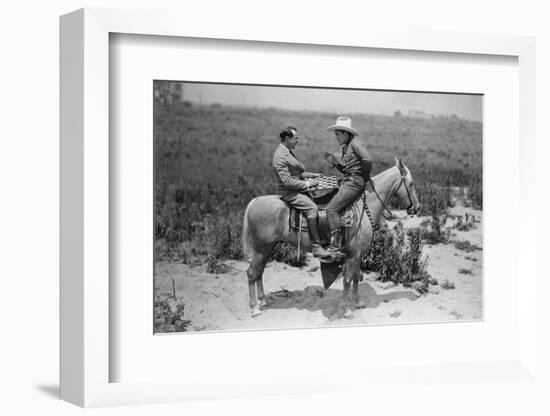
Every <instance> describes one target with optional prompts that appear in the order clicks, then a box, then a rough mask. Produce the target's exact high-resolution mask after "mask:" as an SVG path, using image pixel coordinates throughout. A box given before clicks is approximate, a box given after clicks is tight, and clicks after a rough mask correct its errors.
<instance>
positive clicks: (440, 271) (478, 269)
mask: <svg viewBox="0 0 550 416" xmlns="http://www.w3.org/2000/svg"><path fill="white" fill-rule="evenodd" d="M465 213H468V215H469V216H474V218H475V223H474V226H473V227H471V228H470V229H469V230H467V231H457V230H455V229H453V225H454V224H455V223H456V218H457V217H458V216H459V215H464V214H465ZM450 214H451V216H450V217H449V218H448V219H447V221H446V223H445V227H448V228H450V229H451V240H450V241H449V243H448V244H435V245H426V246H425V247H424V251H423V254H424V256H427V257H428V272H429V273H430V275H431V276H432V277H433V278H434V279H436V280H437V281H438V282H440V283H442V282H444V281H446V282H447V285H441V284H438V285H431V286H430V288H429V291H428V293H427V294H425V295H420V294H419V293H417V292H416V291H415V290H414V288H406V287H402V286H399V285H398V286H396V285H393V284H391V283H390V284H388V283H387V282H385V283H383V282H380V281H378V280H377V275H376V274H374V273H365V274H364V275H363V281H362V282H361V283H360V285H359V293H360V297H361V299H362V300H363V301H364V302H365V303H366V308H365V309H360V310H356V311H355V313H354V317H353V318H352V319H343V318H342V316H341V314H340V311H339V310H338V307H337V305H338V301H339V299H340V297H341V295H342V279H341V278H339V279H338V280H337V281H336V282H335V283H334V284H333V285H332V287H331V288H329V289H328V290H324V289H323V286H322V280H321V273H320V270H319V264H318V260H317V259H314V258H312V257H311V255H308V259H307V264H306V265H305V266H303V267H300V268H296V267H291V266H288V265H286V264H283V263H278V262H271V263H269V264H268V265H267V267H266V270H265V272H264V288H265V292H266V294H267V301H268V305H267V307H266V308H265V309H264V311H263V314H262V315H261V316H259V317H257V318H252V317H251V315H250V309H249V306H248V283H247V278H246V269H247V267H248V264H247V263H246V262H243V261H227V262H224V265H225V266H226V267H225V269H224V273H218V274H211V273H208V272H207V265H199V266H190V265H186V264H181V263H168V262H158V263H157V264H156V279H155V287H156V295H157V296H158V297H159V298H162V299H169V298H172V297H173V291H174V289H175V292H176V297H177V301H178V302H182V303H183V304H184V306H185V309H184V318H185V319H186V320H190V321H191V324H190V325H189V326H188V327H187V330H188V331H191V332H193V331H225V330H249V329H282V328H311V327H322V326H344V325H346V326H347V325H368V324H396V323H421V322H442V321H456V320H468V321H470V320H479V319H482V316H483V315H482V313H483V312H482V311H483V308H482V302H483V292H482V291H483V280H482V264H483V251H482V250H479V249H476V250H473V251H469V252H467V251H463V250H459V249H457V248H456V247H455V244H454V243H455V242H456V241H468V242H470V244H471V245H475V246H477V247H479V248H481V247H483V245H482V212H481V211H476V210H473V209H471V208H464V207H456V208H453V209H452V210H451V211H450ZM398 215H404V213H398ZM424 220H426V217H415V218H406V219H404V220H403V224H404V226H405V227H406V228H408V227H416V226H418V225H419V224H421V223H422V221H424ZM460 270H469V271H470V272H469V273H461V272H460ZM451 286H453V287H452V288H451Z"/></svg>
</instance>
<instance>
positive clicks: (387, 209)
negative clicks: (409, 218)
mask: <svg viewBox="0 0 550 416" xmlns="http://www.w3.org/2000/svg"><path fill="white" fill-rule="evenodd" d="M405 177H406V173H405V174H403V173H402V174H401V181H400V182H399V185H398V186H397V188H396V189H395V192H397V191H398V190H399V188H401V185H403V184H404V186H405V190H406V191H407V198H408V199H409V206H408V207H407V208H406V210H409V209H410V208H411V207H412V206H413V202H412V198H411V194H410V191H409V188H408V186H407V184H406V183H405ZM369 182H370V185H371V186H372V190H373V191H374V193H375V195H376V197H377V198H378V200H379V201H380V203H381V204H382V209H383V210H384V211H386V212H387V213H388V214H389V215H388V216H387V215H386V212H384V214H383V215H384V218H385V219H386V220H388V221H392V220H395V218H396V217H395V214H394V213H393V212H392V211H391V210H390V209H389V208H388V206H387V205H386V204H385V203H384V201H383V200H382V198H380V195H379V194H378V191H377V190H376V188H375V186H374V182H373V181H372V179H371V178H369ZM363 196H364V194H363ZM363 204H364V205H365V206H366V204H367V203H366V201H365V200H364V201H363ZM367 212H368V213H369V219H370V218H371V215H370V211H369V209H368V207H367ZM371 223H372V220H371Z"/></svg>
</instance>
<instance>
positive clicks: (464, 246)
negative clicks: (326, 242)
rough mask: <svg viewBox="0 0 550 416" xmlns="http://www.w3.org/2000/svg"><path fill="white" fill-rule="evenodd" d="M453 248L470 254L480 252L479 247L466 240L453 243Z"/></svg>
mask: <svg viewBox="0 0 550 416" xmlns="http://www.w3.org/2000/svg"><path fill="white" fill-rule="evenodd" d="M454 245H455V248H456V249H457V250H462V251H465V252H467V253H470V252H472V251H475V250H481V247H479V246H477V245H475V244H472V243H470V242H469V241H468V240H460V241H455V244H454Z"/></svg>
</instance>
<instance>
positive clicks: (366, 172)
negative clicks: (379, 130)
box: [339, 138, 372, 181]
mask: <svg viewBox="0 0 550 416" xmlns="http://www.w3.org/2000/svg"><path fill="white" fill-rule="evenodd" d="M339 169H340V171H341V172H342V173H343V174H344V175H345V176H359V177H361V178H363V179H364V180H365V181H368V180H369V178H370V172H371V169H372V159H371V157H370V154H369V152H368V151H367V148H366V147H365V145H364V144H363V143H361V141H359V139H356V138H353V139H351V141H350V142H349V143H348V144H347V145H344V146H342V165H341V166H340V167H339Z"/></svg>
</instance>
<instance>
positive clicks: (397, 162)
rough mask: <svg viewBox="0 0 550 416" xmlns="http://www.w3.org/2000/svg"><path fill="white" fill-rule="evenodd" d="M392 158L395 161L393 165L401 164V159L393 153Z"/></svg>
mask: <svg viewBox="0 0 550 416" xmlns="http://www.w3.org/2000/svg"><path fill="white" fill-rule="evenodd" d="M393 160H394V161H395V166H399V165H400V164H401V161H400V160H399V159H398V158H397V156H395V155H393Z"/></svg>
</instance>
